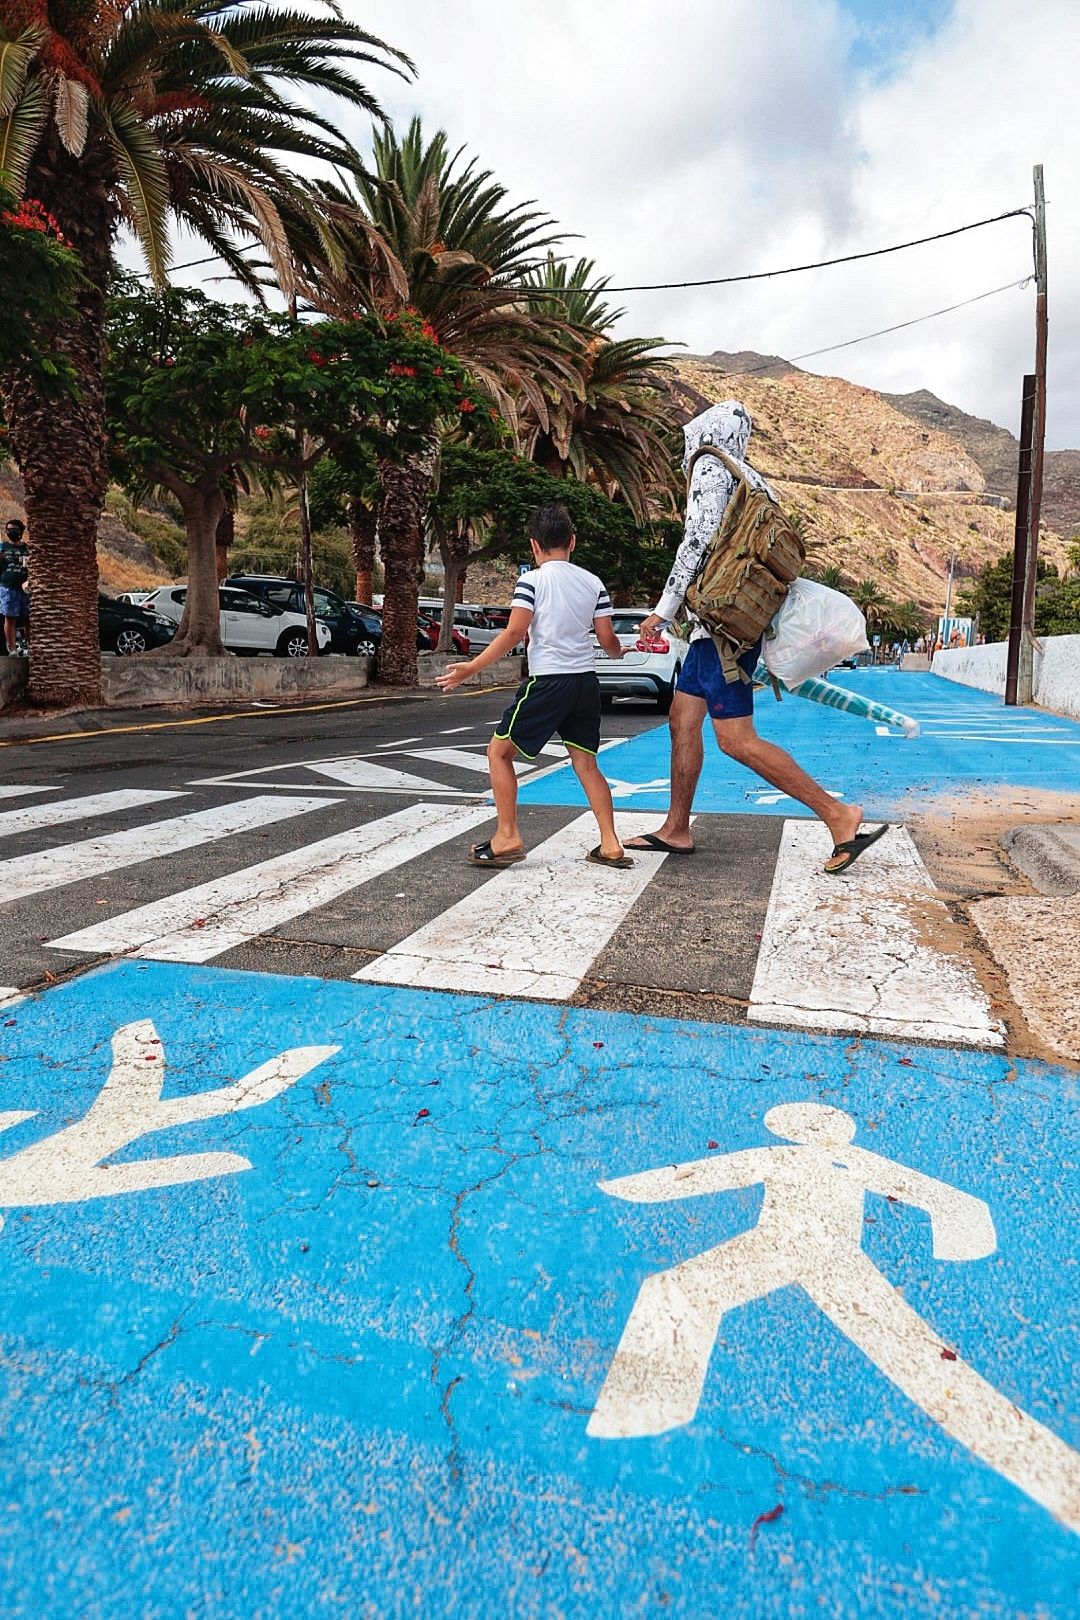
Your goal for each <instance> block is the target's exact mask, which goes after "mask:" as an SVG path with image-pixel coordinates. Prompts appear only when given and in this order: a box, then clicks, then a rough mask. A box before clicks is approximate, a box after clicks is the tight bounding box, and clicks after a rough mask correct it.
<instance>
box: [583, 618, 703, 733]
mask: <svg viewBox="0 0 1080 1620" xmlns="http://www.w3.org/2000/svg"><path fill="white" fill-rule="evenodd" d="M649 611H650V610H649V609H648V608H616V609H615V612H614V614H613V615H612V619H611V628H612V629H613V630H614V632H615V634H616V635H617V636H618V638H619V640H620V641H621V642H622V644H623V646H624V647H626V648H628V649H629V651H627V652H624V653H623V655H622V657H621V658H618V659H615V658H609V657H608V655H607V653H606V652H605V651H604V649H603V648H602V647H601V646H600V644H599V642H596V637H595V636H594V637H593V641H594V642H596V650H595V652H594V654H593V660H594V667H595V669H596V674H597V678H598V679H599V681H600V696H601V699H602V701H603V702H604V703H605V704H610V703H611V702H612V701H613V700H614V699H615V698H617V697H645V698H655V700H656V707H657V708H658V709H659V710H660V713H661V714H667V712H668V710H669V709H670V708H671V700H672V698H673V697H674V696H675V681H676V679H677V677H678V674H679V671H680V669H681V668H682V666H683V663H684V662H685V659H686V654H687V652H688V651H689V645H688V643H687V642H685V641H683V639H682V637H681V636H678V635H676V634H675V632H674V630H671V629H668V630H660V631H658V632H657V634H656V635H654V636H653V638H652V641H651V643H650V650H649V651H648V652H639V651H638V650H637V641H638V636H639V634H640V630H641V623H642V620H643V619H647V618H648V617H649Z"/></svg>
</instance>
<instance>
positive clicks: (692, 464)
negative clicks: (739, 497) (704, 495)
mask: <svg viewBox="0 0 1080 1620" xmlns="http://www.w3.org/2000/svg"><path fill="white" fill-rule="evenodd" d="M703 456H715V457H716V459H717V461H722V462H723V463H724V466H725V467H726V468H727V470H728V472H729V473H730V474H731V476H732V477H733V478H734V480H735V482H736V484H746V486H747V488H748V489H749V487H750V484H749V480H748V479H747V476H746V474H745V472H744V471H743V469H742V468H741V467H740V466H739V463H738V462H737V461H733V460H732V458H731V457H730V456H729V455H728V453H727V451H726V450H721V449H720V448H719V446H718V445H715V444H699V445H698V447H697V449H696V450H695V451H694V453H693V455H692V456H691V457H690V460H689V461H688V462H687V464H686V493H687V495H689V493H690V485H691V483H692V482H693V479H694V470H695V468H696V467H697V464H698V462H699V461H700V460H701V458H702V457H703Z"/></svg>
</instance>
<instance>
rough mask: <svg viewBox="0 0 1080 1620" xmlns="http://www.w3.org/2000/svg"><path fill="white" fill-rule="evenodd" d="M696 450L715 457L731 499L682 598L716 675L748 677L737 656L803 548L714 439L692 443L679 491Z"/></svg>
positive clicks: (775, 602) (797, 565)
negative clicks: (714, 655) (703, 633)
mask: <svg viewBox="0 0 1080 1620" xmlns="http://www.w3.org/2000/svg"><path fill="white" fill-rule="evenodd" d="M702 456H716V458H717V459H718V460H719V461H722V462H723V463H724V466H725V467H726V468H727V470H728V472H729V473H731V475H732V477H733V478H734V479H735V488H734V490H733V492H732V496H731V499H730V500H729V501H728V503H727V506H726V507H725V508H724V515H723V517H722V518H721V519H720V523H719V526H718V528H717V530H716V533H715V534H714V535H713V537H712V539H711V540H710V541H709V546H708V550H707V551H706V553H705V556H704V558H703V560H702V564H701V567H700V569H699V570H698V573H697V576H696V578H695V579H694V580H693V582H692V583H691V585H690V586H689V588H688V590H687V592H686V605H687V607H688V608H689V609H690V612H691V613H692V614H693V615H694V617H695V619H697V620H698V621H699V622H700V623H701V624H702V625H703V626H704V628H705V629H706V630H707V631H708V632H709V634H710V636H712V638H713V640H714V641H715V643H716V647H717V651H718V652H719V654H720V663H721V665H722V667H723V671H724V678H725V680H728V681H734V680H742V681H747V682H749V680H750V677H749V675H747V673H746V671H745V670H743V669H742V668H741V667H740V665H739V663H738V660H739V658H741V657H742V655H743V653H745V652H748V651H749V650H750V648H751V647H752V646H753V645H754V643H755V642H756V641H757V639H758V637H759V636H760V635H762V634H763V632H764V631H765V630H766V629H767V628H768V626H769V624H770V622H771V620H772V617H773V615H774V614H775V612H776V610H777V608H778V607H779V606H780V604H781V602H783V600H784V598H785V596H786V595H787V593H788V587H789V586H790V585H791V582H792V580H793V579H797V578H798V576H799V571H800V570H801V568H802V566H803V563H804V562H805V561H806V547H805V546H804V545H803V542H802V541H801V540H800V538H799V536H798V535H797V534H796V532H795V530H794V528H793V527H792V525H791V523H790V521H789V520H788V518H786V517H785V516H784V514H783V512H782V511H781V510H780V508H779V507H778V506H777V504H776V502H775V501H774V500H773V499H772V497H771V496H770V495H767V494H766V493H765V491H764V490H760V489H755V488H754V487H753V486H752V485H751V484H750V483H749V482H748V480H747V478H746V475H745V473H744V472H743V471H742V469H741V468H740V466H739V465H738V463H737V462H735V461H732V459H731V457H730V456H728V455H726V454H725V453H724V451H723V450H718V449H717V448H716V446H715V445H711V444H703V445H702V446H701V448H700V449H698V450H695V451H694V454H693V455H692V456H691V458H690V464H689V466H688V467H687V469H686V491H687V496H689V493H690V483H691V480H692V479H693V476H694V468H695V466H696V465H697V463H698V461H699V460H700V458H701V457H702Z"/></svg>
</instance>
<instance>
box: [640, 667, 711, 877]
mask: <svg viewBox="0 0 1080 1620" xmlns="http://www.w3.org/2000/svg"><path fill="white" fill-rule="evenodd" d="M707 713H708V709H707V706H706V703H705V700H704V698H698V697H689V696H688V695H687V693H685V692H676V693H675V696H674V698H673V699H672V704H671V713H670V715H669V716H668V725H669V726H670V727H671V802H670V803H669V805H668V813H667V815H666V817H665V818H664V822H663V825H662V826H660V827H657V829H656V833H655V835H654V836H655V837H657V838H662V839H663V840H664V842H665V844H671V845H673V847H674V848H675V849H693V847H694V841H693V839H692V838H691V836H690V815H691V812H692V811H693V808H694V794H695V793H696V792H697V785H698V778H699V776H700V775H701V767H702V765H703V764H704V762H705V745H704V743H703V741H702V737H701V728H702V726H703V725H704V723H705V716H706V714H707ZM626 847H627V849H648V847H649V846H648V844H646V843H645V842H644V841H643V840H642V839H640V838H631V839H630V841H629V843H628V844H627V846H626Z"/></svg>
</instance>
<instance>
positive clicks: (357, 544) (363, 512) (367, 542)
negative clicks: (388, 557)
mask: <svg viewBox="0 0 1080 1620" xmlns="http://www.w3.org/2000/svg"><path fill="white" fill-rule="evenodd" d="M346 510H347V513H348V520H349V539H350V540H351V541H352V550H353V566H354V567H355V569H356V600H357V601H358V602H370V601H371V593H372V589H373V584H374V582H373V579H372V575H373V573H374V571H375V529H376V525H377V523H378V516H379V514H378V512H377V510H376V508H375V507H374V506H365V505H364V503H363V501H361V500H357V498H356V497H355V496H351V497H350V499H349V503H348V507H347V509H346Z"/></svg>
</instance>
